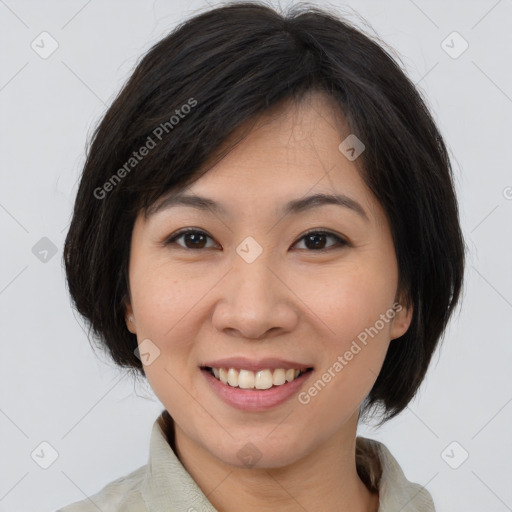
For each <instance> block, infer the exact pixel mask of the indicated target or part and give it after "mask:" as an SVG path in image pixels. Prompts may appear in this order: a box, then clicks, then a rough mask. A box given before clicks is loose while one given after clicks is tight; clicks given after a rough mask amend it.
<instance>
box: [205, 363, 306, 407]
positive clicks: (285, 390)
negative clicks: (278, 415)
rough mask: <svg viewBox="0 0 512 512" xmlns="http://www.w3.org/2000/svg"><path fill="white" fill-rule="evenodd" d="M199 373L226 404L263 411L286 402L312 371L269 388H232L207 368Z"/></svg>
mask: <svg viewBox="0 0 512 512" xmlns="http://www.w3.org/2000/svg"><path fill="white" fill-rule="evenodd" d="M201 373H202V374H203V375H204V376H205V378H206V382H208V384H209V385H210V387H211V388H212V389H213V391H214V392H215V393H216V394H217V395H218V396H219V398H220V399H221V400H222V401H224V402H225V403H227V404H228V405H231V406H232V407H235V408H236V409H241V410H243V411H264V410H266V409H270V408H272V407H276V406H278V405H280V404H282V403H284V402H286V400H288V399H289V398H291V397H292V396H293V395H294V394H296V393H297V392H298V391H299V389H300V388H301V387H302V385H303V384H304V383H305V382H306V380H307V379H308V378H309V376H310V375H311V374H312V373H313V371H312V370H310V371H308V372H306V373H303V374H302V375H301V376H299V377H297V378H296V379H294V380H292V381H291V382H287V383H286V384H283V385H281V386H274V387H271V388H269V389H241V388H234V387H232V386H230V385H229V384H223V383H222V382H221V381H220V380H218V379H216V378H215V377H214V376H213V375H212V374H211V373H210V372H209V371H208V370H201Z"/></svg>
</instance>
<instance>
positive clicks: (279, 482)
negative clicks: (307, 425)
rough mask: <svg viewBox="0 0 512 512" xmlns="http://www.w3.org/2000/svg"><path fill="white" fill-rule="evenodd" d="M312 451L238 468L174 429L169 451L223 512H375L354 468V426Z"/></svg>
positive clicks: (374, 497)
mask: <svg viewBox="0 0 512 512" xmlns="http://www.w3.org/2000/svg"><path fill="white" fill-rule="evenodd" d="M350 427H351V428H348V429H347V430H344V431H342V432H338V433H337V434H335V435H334V436H332V437H331V438H330V439H328V440H327V441H325V442H324V443H323V444H322V445H320V446H319V447H318V448H317V449H316V450H315V451H314V452H312V453H310V454H309V455H307V456H306V457H304V458H302V459H299V460H297V461H296V462H294V463H292V464H290V465H287V466H284V467H278V468H251V469H249V468H237V467H234V466H231V465H228V464H226V463H224V462H223V461H221V460H220V459H218V458H217V457H215V456H214V455H212V454H211V453H210V452H208V451H207V450H205V449H203V448H202V447H201V446H200V445H198V444H197V443H195V442H194V441H193V440H192V439H190V438H189V437H188V436H187V435H186V434H185V432H183V431H182V430H181V429H180V428H179V426H178V425H176V424H174V436H172V434H168V438H169V437H174V440H175V446H174V451H175V453H176V455H177V456H178V458H179V459H180V461H181V463H182V464H183V466H184V467H185V469H186V470H187V471H188V472H189V474H190V475H191V476H192V478H193V479H194V480H195V481H196V483H197V484H198V486H199V487H200V488H201V490H202V491H203V492H204V494H205V496H207V498H208V500H209V501H210V502H211V503H212V505H213V506H214V507H215V508H216V509H217V510H221V511H222V512H234V511H238V510H240V503H243V504H244V506H243V509H244V512H253V511H254V512H256V511H258V512H261V511H262V510H267V509H269V504H271V505H272V507H271V508H272V510H274V509H275V508H279V510H280V511H282V512H297V511H302V512H303V511H304V510H308V511H311V512H314V511H319V512H320V511H324V510H336V511H338V512H349V511H350V512H377V511H378V506H379V497H378V493H377V492H372V491H370V490H369V489H368V488H367V487H366V485H365V484H364V483H363V481H362V480H361V479H360V477H359V475H358V472H357V468H356V455H355V448H356V441H355V436H356V427H357V417H356V421H355V422H352V425H350Z"/></svg>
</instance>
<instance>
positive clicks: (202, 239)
mask: <svg viewBox="0 0 512 512" xmlns="http://www.w3.org/2000/svg"><path fill="white" fill-rule="evenodd" d="M181 238H183V240H184V245H182V244H180V243H178V245H179V246H180V247H183V248H184V249H205V248H206V249H209V248H212V247H215V245H213V246H209V247H208V246H207V240H208V239H210V240H213V239H212V238H211V237H210V236H209V235H208V234H207V233H205V232H204V231H202V230H200V229H183V230H181V231H178V232H177V233H175V234H174V235H171V237H170V238H168V239H167V240H166V241H165V242H164V244H165V245H166V246H167V245H170V244H176V243H177V241H178V240H180V239H181ZM328 238H331V239H332V240H334V241H335V243H334V244H332V245H330V246H328V247H325V245H326V244H325V240H326V239H328ZM302 240H304V244H305V248H306V249H310V250H313V251H325V250H328V249H331V248H333V247H335V246H336V245H338V246H346V245H349V243H348V242H347V241H346V240H344V239H343V238H341V237H340V236H338V235H336V234H334V233H331V232H329V231H310V232H308V233H306V234H305V235H303V236H302V237H301V238H300V239H299V240H298V241H297V242H296V243H295V244H294V245H297V244H298V243H300V242H301V241H302ZM299 249H304V248H301V247H299Z"/></svg>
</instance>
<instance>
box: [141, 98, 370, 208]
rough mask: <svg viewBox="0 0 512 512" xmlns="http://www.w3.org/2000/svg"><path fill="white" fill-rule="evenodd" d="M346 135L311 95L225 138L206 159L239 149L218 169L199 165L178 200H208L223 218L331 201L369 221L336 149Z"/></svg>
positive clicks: (364, 194) (332, 109) (363, 193)
mask: <svg viewBox="0 0 512 512" xmlns="http://www.w3.org/2000/svg"><path fill="white" fill-rule="evenodd" d="M242 134H243V135H242ZM241 135H242V137H241ZM348 135H350V128H349V126H348V124H347V123H346V121H345V119H344V118H343V116H342V114H341V111H340V110H339V108H338V107H337V106H336V105H335V104H334V101H333V100H332V99H330V98H328V97H327V96H325V95H324V94H322V93H311V94H309V95H307V96H306V97H305V98H304V100H303V101H301V102H300V103H294V102H292V101H286V102H284V103H282V104H281V105H279V106H278V107H275V108H273V109H271V110H268V111H266V112H264V113H263V114H262V115H261V116H259V117H258V119H257V120H256V121H254V120H251V121H250V122H248V123H246V124H245V125H243V126H241V127H240V128H239V129H238V130H236V131H235V132H234V133H233V134H231V136H230V137H229V138H228V139H227V140H226V141H225V142H224V144H223V145H222V146H221V147H220V148H218V150H217V151H216V154H215V155H213V157H215V156H217V155H218V154H222V151H223V150H224V149H225V148H231V145H232V144H233V143H234V142H236V141H239V142H238V143H237V144H236V145H235V146H234V147H233V148H232V149H229V151H228V152H227V154H226V155H225V156H224V157H223V158H222V159H221V160H220V161H218V162H216V163H214V164H213V165H212V163H211V162H212V161H213V160H214V158H210V159H209V160H208V161H207V162H205V164H204V165H203V167H202V168H201V169H199V170H198V172H199V173H201V174H202V175H201V177H200V178H199V179H197V180H196V181H194V183H192V184H191V185H190V186H188V187H187V188H186V190H185V191H184V192H185V193H186V194H187V195H197V196H203V197H209V198H212V199H213V200H214V201H215V202H217V203H221V205H222V207H223V208H224V210H226V211H228V212H230V211H231V212H236V213H237V214H239V213H240V212H241V211H243V212H245V213H248V212H252V213H255V214H257V213H259V214H260V215H264V214H265V213H266V212H275V213H277V212H278V211H282V210H283V204H284V203H288V202H290V200H292V199H299V198H301V197H302V198H303V197H306V196H310V195H313V194H330V195H338V196H344V197H345V199H346V202H347V203H350V202H352V206H354V203H355V208H352V209H353V210H354V211H356V210H357V209H358V208H357V205H361V208H360V210H363V211H365V212H367V216H368V218H370V217H371V216H372V215H373V216H375V215H376V212H375V208H376V207H378V205H376V204H375V200H374V197H373V194H371V192H370V190H369V189H368V188H367V186H366V185H365V183H364V181H363V179H362V177H361V175H360V165H359V163H358V162H357V160H356V161H350V160H349V159H347V157H346V156H345V155H344V154H343V153H342V152H341V151H340V149H339V145H340V143H341V142H342V141H343V140H344V139H345V138H346V137H347V136H348ZM240 139H241V140H240ZM203 172H204V173H203ZM181 193H183V192H180V194H181ZM176 195H177V194H176V193H170V194H167V195H166V196H165V197H163V198H162V199H161V200H159V201H157V203H156V204H155V205H153V208H151V209H150V213H152V212H153V211H155V210H157V209H158V207H159V206H160V205H165V206H169V205H171V204H172V199H171V201H169V200H168V199H169V198H172V197H173V196H176ZM166 199H167V201H166ZM165 203H167V204H165ZM181 204H182V205H183V204H184V203H183V202H182V203H181ZM205 209H206V208H205ZM226 211H224V213H226ZM360 213H361V212H360Z"/></svg>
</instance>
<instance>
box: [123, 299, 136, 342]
mask: <svg viewBox="0 0 512 512" xmlns="http://www.w3.org/2000/svg"><path fill="white" fill-rule="evenodd" d="M124 318H125V322H126V327H127V328H128V330H129V331H130V332H131V333H132V334H137V329H136V326H135V318H134V316H133V309H132V306H131V304H130V303H129V302H125V317H124Z"/></svg>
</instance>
